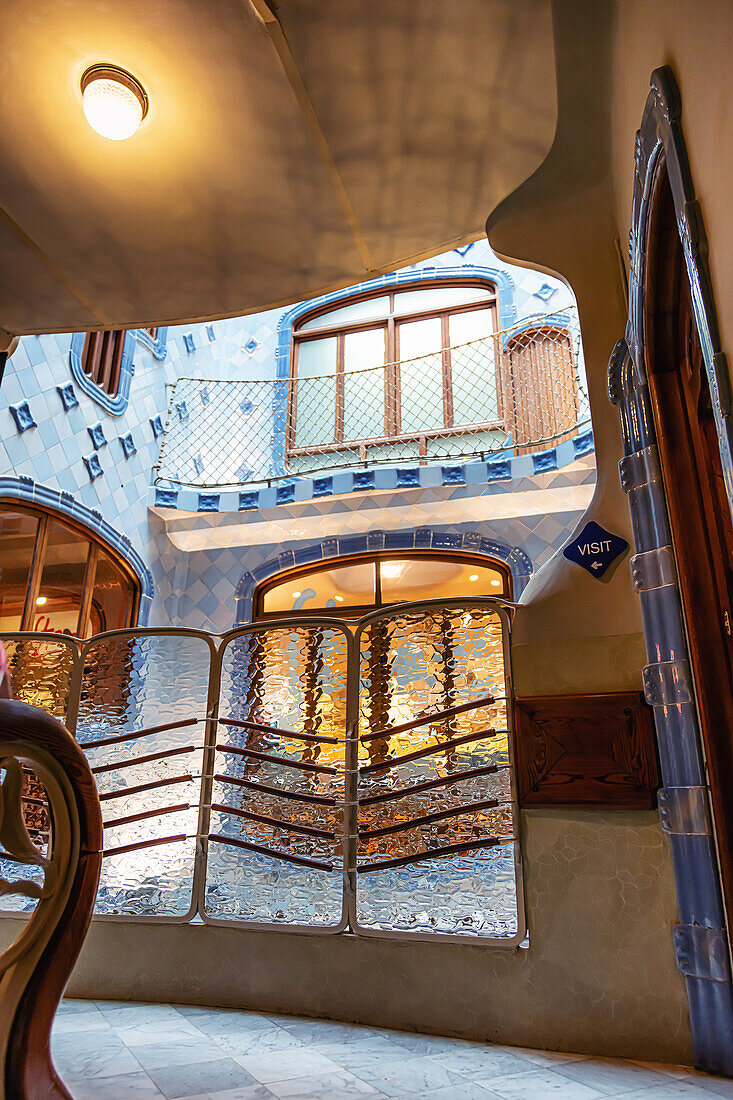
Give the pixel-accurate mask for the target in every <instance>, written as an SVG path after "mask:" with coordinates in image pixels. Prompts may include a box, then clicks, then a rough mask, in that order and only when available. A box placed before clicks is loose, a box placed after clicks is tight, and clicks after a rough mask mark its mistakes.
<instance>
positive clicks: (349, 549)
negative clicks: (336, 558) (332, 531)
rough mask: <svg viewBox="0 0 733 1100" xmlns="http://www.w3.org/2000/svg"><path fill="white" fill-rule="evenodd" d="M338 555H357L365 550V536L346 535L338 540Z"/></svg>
mask: <svg viewBox="0 0 733 1100" xmlns="http://www.w3.org/2000/svg"><path fill="white" fill-rule="evenodd" d="M338 545H339V548H338V552H339V554H359V553H362V552H363V551H364V550H366V549H367V537H366V535H346V537H344V538H340V539H339V540H338Z"/></svg>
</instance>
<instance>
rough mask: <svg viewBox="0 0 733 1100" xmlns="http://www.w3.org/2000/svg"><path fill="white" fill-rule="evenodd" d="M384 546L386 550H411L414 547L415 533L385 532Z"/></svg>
mask: <svg viewBox="0 0 733 1100" xmlns="http://www.w3.org/2000/svg"><path fill="white" fill-rule="evenodd" d="M384 545H385V547H386V549H387V550H412V549H414V546H415V532H414V531H387V534H386V537H385V542H384Z"/></svg>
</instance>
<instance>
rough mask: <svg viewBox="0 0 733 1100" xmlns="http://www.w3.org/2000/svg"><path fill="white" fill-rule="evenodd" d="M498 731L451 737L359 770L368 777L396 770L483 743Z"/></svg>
mask: <svg viewBox="0 0 733 1100" xmlns="http://www.w3.org/2000/svg"><path fill="white" fill-rule="evenodd" d="M495 736H496V730H478V732H477V733H466V734H464V735H463V737H451V739H450V741H441V742H440V743H439V744H437V745H428V746H427V748H424V749H416V750H415V752H408V753H405V755H404V756H393V757H392V759H391V760H378V761H377V762H376V763H374V764H367V765H366V766H365V767H363V768H359V775H367V774H368V773H369V772H376V771H380V770H382V769H384V768H396V767H397V766H398V765H399V764H407V763H408V762H409V761H410V760H421V759H422V757H423V756H432V755H433V754H434V753H436V752H445V751H446V750H447V749H455V748H457V747H458V746H459V745H468V744H470V742H471V741H483V740H484V738H488V737H495Z"/></svg>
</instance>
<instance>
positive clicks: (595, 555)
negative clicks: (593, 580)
mask: <svg viewBox="0 0 733 1100" xmlns="http://www.w3.org/2000/svg"><path fill="white" fill-rule="evenodd" d="M628 548H629V544H628V542H627V541H626V539H622V538H621V536H620V535H613V534H611V532H610V531H606V530H605V528H603V527H601V525H600V523H595V522H594V521H593V520H590V522H589V523H586V525H585V527H584V528H583V530H582V531H581V532H580V534H579V535H576V536H575V538H574V539H573V541H572V542H571V543H570V544H569V545H568V546H566V547H565V549H564V550H563V554H564V555H565V557H566V558H568V559H569V561H574V562H575V563H576V564H577V565H582V566H583V569H587V570H588V572H589V573H590V575H591V576H592V577H598V578H600V577H602V576H603V574H604V573H605V572H606V570H607V569H608V567H609V565H612V564H613V563H614V562H615V561H616V558H617V557H618V556H619V554H623V553H625V552H626V550H628Z"/></svg>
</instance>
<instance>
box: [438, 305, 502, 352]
mask: <svg viewBox="0 0 733 1100" xmlns="http://www.w3.org/2000/svg"><path fill="white" fill-rule="evenodd" d="M493 331H494V311H493V309H471V310H469V311H468V312H466V313H452V314H451V315H450V317H449V318H448V334H449V337H450V344H451V347H455V345H456V344H467V343H468V342H469V340H480V339H481V337H482V336H491V334H492V332H493Z"/></svg>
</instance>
